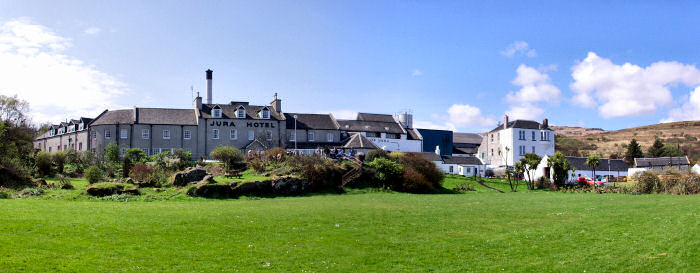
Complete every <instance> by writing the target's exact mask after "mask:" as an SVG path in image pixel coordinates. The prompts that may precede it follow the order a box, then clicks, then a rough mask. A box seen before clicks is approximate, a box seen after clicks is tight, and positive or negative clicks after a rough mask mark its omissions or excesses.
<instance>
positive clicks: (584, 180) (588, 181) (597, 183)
mask: <svg viewBox="0 0 700 273" xmlns="http://www.w3.org/2000/svg"><path fill="white" fill-rule="evenodd" d="M576 182H578V184H579V185H588V186H593V185H595V186H601V185H603V181H594V180H593V178H590V177H585V176H579V177H578V179H576Z"/></svg>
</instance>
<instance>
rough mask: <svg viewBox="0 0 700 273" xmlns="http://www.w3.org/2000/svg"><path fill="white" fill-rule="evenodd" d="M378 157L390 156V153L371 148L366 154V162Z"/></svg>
mask: <svg viewBox="0 0 700 273" xmlns="http://www.w3.org/2000/svg"><path fill="white" fill-rule="evenodd" d="M376 158H389V154H388V153H387V152H386V151H384V150H371V151H369V152H367V155H366V156H365V161H366V162H372V161H374V159H376Z"/></svg>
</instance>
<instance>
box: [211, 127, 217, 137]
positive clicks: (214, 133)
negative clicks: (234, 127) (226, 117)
mask: <svg viewBox="0 0 700 273" xmlns="http://www.w3.org/2000/svg"><path fill="white" fill-rule="evenodd" d="M211 138H212V139H219V129H213V130H211Z"/></svg>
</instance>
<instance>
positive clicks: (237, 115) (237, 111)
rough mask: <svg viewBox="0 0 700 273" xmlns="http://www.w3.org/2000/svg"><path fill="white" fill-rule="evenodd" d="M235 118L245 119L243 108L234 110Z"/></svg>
mask: <svg viewBox="0 0 700 273" xmlns="http://www.w3.org/2000/svg"><path fill="white" fill-rule="evenodd" d="M236 117H237V118H245V108H243V107H239V108H238V110H236Z"/></svg>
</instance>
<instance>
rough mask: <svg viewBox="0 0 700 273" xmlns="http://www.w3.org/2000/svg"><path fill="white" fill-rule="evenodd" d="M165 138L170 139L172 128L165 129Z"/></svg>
mask: <svg viewBox="0 0 700 273" xmlns="http://www.w3.org/2000/svg"><path fill="white" fill-rule="evenodd" d="M163 139H170V130H163Z"/></svg>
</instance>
